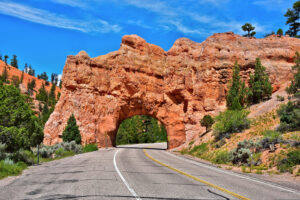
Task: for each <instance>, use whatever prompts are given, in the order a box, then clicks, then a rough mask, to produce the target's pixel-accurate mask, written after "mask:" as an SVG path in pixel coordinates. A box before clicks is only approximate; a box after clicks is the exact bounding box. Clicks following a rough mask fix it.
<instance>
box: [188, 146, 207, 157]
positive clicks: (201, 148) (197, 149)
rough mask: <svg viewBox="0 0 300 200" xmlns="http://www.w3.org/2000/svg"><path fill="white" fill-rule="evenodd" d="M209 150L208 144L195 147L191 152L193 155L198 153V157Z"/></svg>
mask: <svg viewBox="0 0 300 200" xmlns="http://www.w3.org/2000/svg"><path fill="white" fill-rule="evenodd" d="M207 150H208V147H207V143H202V144H200V145H197V146H194V148H193V149H192V150H191V151H190V153H191V154H194V153H197V155H201V154H203V153H204V152H206V151H207Z"/></svg>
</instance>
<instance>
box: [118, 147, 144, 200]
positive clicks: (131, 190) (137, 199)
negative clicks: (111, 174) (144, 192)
mask: <svg viewBox="0 0 300 200" xmlns="http://www.w3.org/2000/svg"><path fill="white" fill-rule="evenodd" d="M119 151H120V149H118V150H117V151H116V153H115V154H114V166H115V169H116V171H117V173H118V175H119V176H120V178H121V180H122V181H123V183H124V184H125V185H126V187H127V189H128V190H129V192H130V193H131V194H132V195H133V196H134V197H135V199H136V200H141V198H140V197H139V196H138V195H137V194H136V192H135V191H134V190H133V189H132V188H131V187H130V185H129V184H128V183H127V181H126V180H125V178H124V177H123V175H122V174H121V172H120V170H119V168H118V166H117V162H116V157H117V154H118V152H119Z"/></svg>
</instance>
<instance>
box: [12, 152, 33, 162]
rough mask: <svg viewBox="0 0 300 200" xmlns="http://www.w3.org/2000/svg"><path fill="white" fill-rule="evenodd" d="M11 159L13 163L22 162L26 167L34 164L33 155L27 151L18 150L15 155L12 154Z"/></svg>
mask: <svg viewBox="0 0 300 200" xmlns="http://www.w3.org/2000/svg"><path fill="white" fill-rule="evenodd" d="M12 159H13V160H14V162H16V163H17V162H19V161H21V162H24V163H26V164H28V165H32V164H34V155H33V153H32V152H31V151H29V150H23V149H21V150H19V151H17V152H15V153H13V154H12Z"/></svg>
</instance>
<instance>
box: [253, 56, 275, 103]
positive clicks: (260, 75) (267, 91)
mask: <svg viewBox="0 0 300 200" xmlns="http://www.w3.org/2000/svg"><path fill="white" fill-rule="evenodd" d="M249 90H250V92H249V102H251V103H253V104H256V103H259V102H261V101H262V100H264V99H269V98H270V97H271V95H272V90H273V88H272V85H271V83H270V81H269V75H268V74H267V73H266V68H265V67H264V66H263V65H262V64H261V61H260V59H259V58H257V59H256V64H255V72H254V75H250V80H249Z"/></svg>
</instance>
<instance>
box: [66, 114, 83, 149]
mask: <svg viewBox="0 0 300 200" xmlns="http://www.w3.org/2000/svg"><path fill="white" fill-rule="evenodd" d="M62 138H63V141H64V142H71V141H75V142H76V143H77V144H81V135H80V132H79V128H78V126H77V124H76V119H75V117H74V115H73V114H72V115H71V117H70V118H69V120H68V124H67V127H66V128H65V130H64V132H63V134H62Z"/></svg>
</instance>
